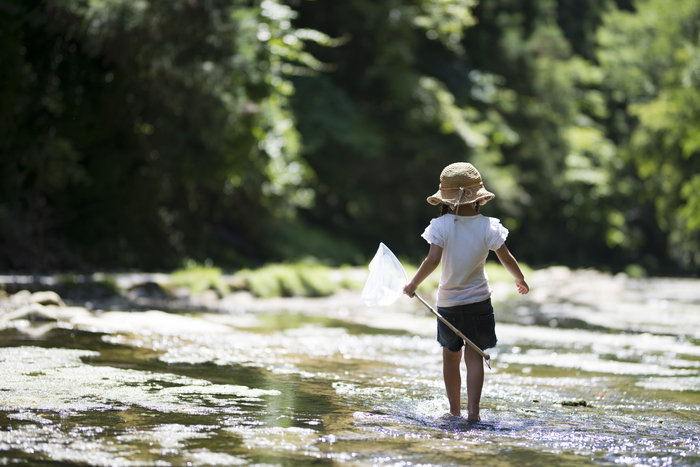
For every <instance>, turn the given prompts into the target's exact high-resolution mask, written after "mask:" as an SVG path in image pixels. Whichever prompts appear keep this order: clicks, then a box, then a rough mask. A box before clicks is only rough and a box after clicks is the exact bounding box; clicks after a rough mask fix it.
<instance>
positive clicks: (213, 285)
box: [170, 261, 230, 295]
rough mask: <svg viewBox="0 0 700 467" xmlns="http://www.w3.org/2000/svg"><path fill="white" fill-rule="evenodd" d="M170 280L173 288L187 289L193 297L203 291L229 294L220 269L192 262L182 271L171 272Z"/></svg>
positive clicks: (228, 288)
mask: <svg viewBox="0 0 700 467" xmlns="http://www.w3.org/2000/svg"><path fill="white" fill-rule="evenodd" d="M170 280H171V281H172V283H173V285H175V286H178V287H186V288H188V289H189V290H190V292H191V293H192V294H194V295H199V294H201V293H202V292H204V291H205V290H216V291H217V292H218V293H219V294H220V295H226V294H228V293H229V292H230V287H229V285H228V284H227V283H226V281H225V280H224V277H223V273H222V272H221V269H220V268H216V267H213V266H204V265H201V264H197V263H195V262H194V261H193V262H191V263H190V264H188V266H187V267H186V268H184V269H178V270H176V271H173V272H172V273H171V274H170Z"/></svg>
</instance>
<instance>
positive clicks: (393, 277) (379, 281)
mask: <svg viewBox="0 0 700 467" xmlns="http://www.w3.org/2000/svg"><path fill="white" fill-rule="evenodd" d="M407 282H408V277H407V276H406V271H405V270H404V268H403V266H402V265H401V262H400V261H399V260H398V259H397V258H396V256H394V253H392V252H391V250H390V249H389V248H388V247H387V246H386V245H384V244H383V243H380V244H379V249H378V250H377V253H376V254H375V255H374V258H373V259H372V261H371V262H370V263H369V277H367V283H366V284H365V288H364V289H363V290H362V300H363V301H364V302H365V303H366V304H367V305H369V306H376V305H379V306H386V305H391V304H392V303H394V302H395V301H396V299H398V298H399V297H400V296H401V294H403V288H404V286H405V285H406V283H407Z"/></svg>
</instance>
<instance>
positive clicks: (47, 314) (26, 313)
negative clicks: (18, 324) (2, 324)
mask: <svg viewBox="0 0 700 467" xmlns="http://www.w3.org/2000/svg"><path fill="white" fill-rule="evenodd" d="M18 319H25V320H28V321H33V322H48V321H57V319H58V318H57V316H56V312H55V311H53V310H51V309H49V308H46V307H45V306H44V305H41V304H39V303H32V304H31V305H27V306H24V307H22V308H20V309H18V310H14V311H10V312H9V313H6V314H5V315H3V316H2V320H3V321H14V320H18Z"/></svg>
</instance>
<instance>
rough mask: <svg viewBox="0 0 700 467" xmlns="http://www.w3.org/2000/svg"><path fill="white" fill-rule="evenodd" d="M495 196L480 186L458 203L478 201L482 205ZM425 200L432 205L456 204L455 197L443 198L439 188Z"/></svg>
mask: <svg viewBox="0 0 700 467" xmlns="http://www.w3.org/2000/svg"><path fill="white" fill-rule="evenodd" d="M495 197H496V195H494V194H493V193H491V192H490V191H488V190H487V189H486V188H480V189H479V190H478V191H477V192H476V193H474V194H473V195H472V196H469V197H467V199H466V200H464V201H461V202H460V203H459V204H470V203H473V202H474V201H480V203H479V204H480V205H482V206H483V205H484V204H486V203H488V202H489V201H491V200H492V199H494V198H495ZM427 201H428V203H430V204H432V205H434V206H437V205H438V204H449V205H450V206H455V205H456V204H457V199H455V198H444V197H443V196H442V193H441V190H438V191H437V192H436V193H435V194H434V195H433V196H429V197H428V199H427Z"/></svg>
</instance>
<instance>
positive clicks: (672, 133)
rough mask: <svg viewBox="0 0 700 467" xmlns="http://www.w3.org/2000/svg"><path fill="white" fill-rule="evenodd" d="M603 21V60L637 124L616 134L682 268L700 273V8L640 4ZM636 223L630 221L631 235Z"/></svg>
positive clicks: (608, 80)
mask: <svg viewBox="0 0 700 467" xmlns="http://www.w3.org/2000/svg"><path fill="white" fill-rule="evenodd" d="M635 8H636V11H635V12H629V11H618V10H614V11H611V12H610V13H608V14H606V15H605V16H604V17H603V21H604V26H603V27H602V28H601V29H600V31H599V33H598V39H599V43H600V48H599V50H598V57H599V60H600V63H601V68H602V70H603V71H604V73H605V85H606V86H607V88H608V89H609V92H610V95H611V97H612V99H613V100H614V101H616V102H619V103H620V105H624V106H626V110H627V113H628V115H629V116H630V118H631V119H632V123H631V124H630V125H629V126H628V127H627V128H622V129H621V130H618V131H619V132H620V133H621V136H622V137H623V138H624V139H625V140H626V141H629V146H628V151H627V158H628V160H629V161H630V162H631V163H633V164H634V166H635V168H636V170H637V174H638V176H639V178H640V179H641V183H640V187H639V189H638V191H637V193H635V194H636V196H637V197H638V201H639V202H640V203H647V204H649V205H651V206H652V207H653V208H654V210H655V216H656V219H655V220H656V222H657V225H658V226H659V228H660V229H661V231H663V232H664V233H665V234H666V235H667V238H668V245H669V248H670V251H671V254H672V256H673V257H674V258H675V259H676V261H677V263H678V264H679V265H680V266H681V267H686V268H689V269H690V268H692V267H695V268H697V266H698V265H700V209H698V207H700V191H699V190H698V188H700V184H699V179H698V176H697V175H696V174H697V173H698V172H700V137H699V136H698V134H699V133H698V127H699V126H700V91H698V89H700V42H699V37H698V34H697V25H698V24H699V23H700V2H698V1H697V0H692V1H685V2H679V3H677V4H674V7H673V8H669V5H668V3H667V2H664V1H660V0H640V1H637V2H635ZM633 221H634V218H633V217H632V216H631V215H628V216H627V218H626V219H625V223H624V224H623V225H624V226H625V227H626V228H627V229H629V225H628V224H631V223H632V222H633Z"/></svg>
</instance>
